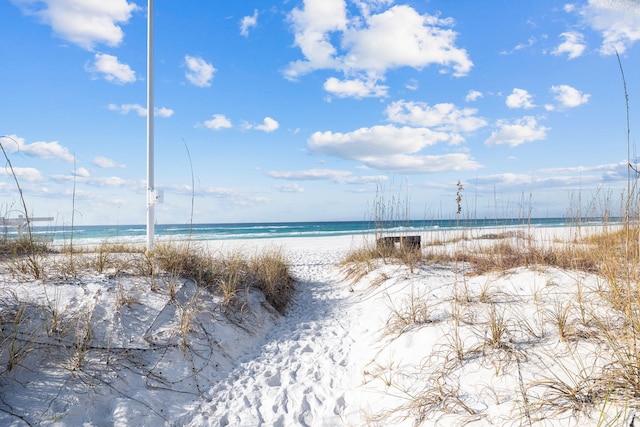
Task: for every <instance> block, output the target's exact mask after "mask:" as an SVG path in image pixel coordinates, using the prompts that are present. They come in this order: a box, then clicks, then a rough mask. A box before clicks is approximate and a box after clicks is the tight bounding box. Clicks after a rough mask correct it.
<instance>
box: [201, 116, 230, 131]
mask: <svg viewBox="0 0 640 427" xmlns="http://www.w3.org/2000/svg"><path fill="white" fill-rule="evenodd" d="M204 125H205V126H206V127H208V128H209V129H213V130H219V129H228V128H230V127H231V126H232V125H231V120H229V119H227V118H226V117H225V116H224V114H214V115H213V118H211V119H210V120H206V121H205V122H204Z"/></svg>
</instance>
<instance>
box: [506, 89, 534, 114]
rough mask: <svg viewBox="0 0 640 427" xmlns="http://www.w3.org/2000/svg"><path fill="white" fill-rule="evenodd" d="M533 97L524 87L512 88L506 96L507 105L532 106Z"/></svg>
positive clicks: (515, 106)
mask: <svg viewBox="0 0 640 427" xmlns="http://www.w3.org/2000/svg"><path fill="white" fill-rule="evenodd" d="M532 98H533V97H532V96H531V94H530V93H529V92H527V91H526V90H524V89H518V88H515V89H513V92H512V93H511V95H509V96H507V101H506V102H507V107H509V108H525V109H528V108H533V107H535V105H534V104H533V102H531V99H532Z"/></svg>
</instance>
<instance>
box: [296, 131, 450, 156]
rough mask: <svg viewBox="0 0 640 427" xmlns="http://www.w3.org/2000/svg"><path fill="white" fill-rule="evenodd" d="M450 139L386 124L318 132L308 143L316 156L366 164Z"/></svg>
mask: <svg viewBox="0 0 640 427" xmlns="http://www.w3.org/2000/svg"><path fill="white" fill-rule="evenodd" d="M448 139H449V136H448V135H447V134H446V133H442V132H434V131H432V130H430V129H427V128H413V127H408V126H404V127H397V126H394V125H386V126H373V127H371V128H360V129H357V130H355V131H353V132H348V133H340V132H335V133H334V132H315V133H314V134H312V135H311V137H310V138H309V140H308V141H307V144H308V146H309V148H310V149H311V150H312V151H314V152H316V153H320V154H326V155H330V156H335V157H339V158H342V159H347V160H358V161H362V162H364V163H365V164H367V163H368V162H369V161H371V159H373V158H378V157H384V156H392V155H396V154H405V153H417V152H419V151H420V150H422V149H424V148H425V147H428V146H430V145H434V144H437V143H438V142H444V141H447V140H448Z"/></svg>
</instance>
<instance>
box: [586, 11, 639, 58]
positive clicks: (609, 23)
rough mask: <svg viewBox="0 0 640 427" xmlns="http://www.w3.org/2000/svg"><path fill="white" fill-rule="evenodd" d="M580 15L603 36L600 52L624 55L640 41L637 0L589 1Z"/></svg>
mask: <svg viewBox="0 0 640 427" xmlns="http://www.w3.org/2000/svg"><path fill="white" fill-rule="evenodd" d="M580 14H581V15H582V17H583V18H584V20H585V21H586V22H587V23H588V24H589V26H591V28H593V29H594V30H596V31H599V32H600V33H601V35H602V39H603V40H602V46H601V47H600V52H601V53H602V54H603V55H613V54H615V53H616V51H618V52H619V53H623V52H624V51H626V50H627V48H629V47H630V46H631V45H633V44H634V43H635V42H636V41H638V40H640V2H638V1H637V0H615V1H614V0H589V3H588V4H587V5H585V6H584V7H583V8H582V9H581V10H580Z"/></svg>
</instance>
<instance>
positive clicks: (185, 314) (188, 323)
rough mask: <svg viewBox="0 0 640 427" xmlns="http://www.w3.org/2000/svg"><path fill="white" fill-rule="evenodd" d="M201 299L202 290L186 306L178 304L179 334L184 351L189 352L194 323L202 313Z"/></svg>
mask: <svg viewBox="0 0 640 427" xmlns="http://www.w3.org/2000/svg"><path fill="white" fill-rule="evenodd" d="M200 297H201V290H200V289H199V290H197V291H196V293H195V294H194V295H193V296H192V297H191V298H190V299H189V301H187V302H186V304H178V320H179V333H180V338H181V341H180V345H181V347H182V350H183V351H185V352H186V351H187V349H188V347H189V335H190V334H191V332H192V331H193V326H194V325H193V322H194V319H195V318H196V317H197V315H198V313H199V311H200V305H199V300H200Z"/></svg>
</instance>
